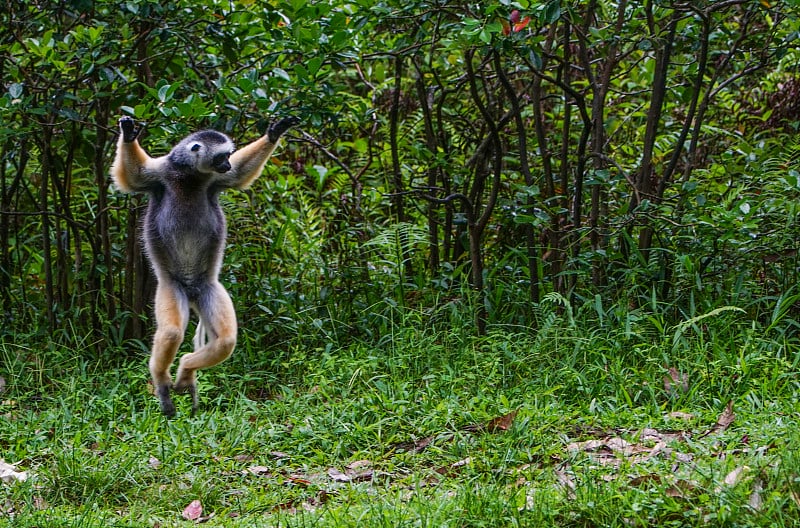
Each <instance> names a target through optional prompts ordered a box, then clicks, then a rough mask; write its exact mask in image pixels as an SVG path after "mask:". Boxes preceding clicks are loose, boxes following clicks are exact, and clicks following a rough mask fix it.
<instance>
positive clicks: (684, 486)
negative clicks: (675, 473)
mask: <svg viewBox="0 0 800 528" xmlns="http://www.w3.org/2000/svg"><path fill="white" fill-rule="evenodd" d="M696 489H697V483H696V482H694V481H691V480H677V481H675V484H673V485H672V486H670V487H669V488H667V491H666V492H665V493H666V495H667V497H672V498H674V499H685V498H687V497H688V496H689V495H690V494H691V493H692V492H694V491H695V490H696Z"/></svg>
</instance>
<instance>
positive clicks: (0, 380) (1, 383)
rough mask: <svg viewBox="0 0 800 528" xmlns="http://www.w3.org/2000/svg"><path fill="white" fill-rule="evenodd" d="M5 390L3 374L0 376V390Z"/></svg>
mask: <svg viewBox="0 0 800 528" xmlns="http://www.w3.org/2000/svg"><path fill="white" fill-rule="evenodd" d="M4 390H6V379H5V378H4V377H3V376H0V392H3V391H4Z"/></svg>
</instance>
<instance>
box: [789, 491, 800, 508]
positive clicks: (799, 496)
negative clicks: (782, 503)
mask: <svg viewBox="0 0 800 528" xmlns="http://www.w3.org/2000/svg"><path fill="white" fill-rule="evenodd" d="M789 495H790V496H791V497H792V500H793V501H794V503H795V504H797V506H799V507H800V493H798V492H797V491H795V490H791V491H789Z"/></svg>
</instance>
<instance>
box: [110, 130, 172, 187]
mask: <svg viewBox="0 0 800 528" xmlns="http://www.w3.org/2000/svg"><path fill="white" fill-rule="evenodd" d="M119 129H120V135H119V139H118V140H117V154H116V156H115V157H114V163H112V164H111V177H112V178H113V179H114V183H115V184H116V185H117V187H118V188H119V189H120V190H121V191H124V192H142V191H147V190H149V189H150V188H152V185H153V184H154V183H156V182H158V181H159V176H160V174H161V172H162V170H163V169H164V164H165V163H166V156H162V157H160V158H151V157H150V156H149V155H148V154H147V152H145V151H144V149H143V148H142V147H141V146H140V145H139V141H138V140H137V139H136V137H137V136H138V135H139V130H137V129H136V126H135V124H134V121H133V119H132V118H130V117H128V116H124V117H122V118H120V120H119Z"/></svg>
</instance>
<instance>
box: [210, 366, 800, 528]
mask: <svg viewBox="0 0 800 528" xmlns="http://www.w3.org/2000/svg"><path fill="white" fill-rule="evenodd" d="M669 374H670V380H669V384H668V382H667V379H666V378H665V388H666V389H672V390H674V389H675V387H676V385H677V387H679V390H686V388H685V387H686V386H685V382H686V378H685V375H682V374H680V373H679V372H678V371H677V370H675V369H670V371H669ZM517 414H518V410H514V411H512V412H509V413H507V414H504V415H502V416H498V417H496V418H493V419H491V420H488V421H487V422H484V423H478V424H471V425H467V426H464V427H462V428H460V429H459V430H458V431H460V432H462V433H470V434H474V435H482V434H502V433H504V432H506V431H509V430H511V429H512V428H513V426H514V421H515V419H516V417H517ZM664 418H665V419H666V420H673V421H680V422H681V424H684V425H689V423H691V422H693V421H694V420H695V416H694V415H693V414H690V413H686V412H681V411H675V412H671V413H669V414H666V415H665V416H664ZM735 419H736V415H735V413H734V412H733V403H732V402H731V401H729V402H728V403H727V404H726V406H725V409H724V410H723V411H722V413H721V414H720V415H719V417H718V418H717V421H716V422H715V423H714V424H713V425H712V426H711V427H709V428H707V429H705V430H702V432H700V433H698V432H697V430H696V429H695V430H692V429H689V428H680V429H676V428H672V429H655V428H642V429H639V430H624V429H617V430H600V429H592V430H589V431H582V432H580V436H579V437H578V438H577V439H573V440H572V441H569V442H568V443H566V444H565V446H564V448H563V449H564V451H563V452H562V453H554V454H551V455H550V456H549V457H542V459H541V460H540V461H538V462H536V463H533V464H525V465H523V466H521V467H519V468H516V471H517V473H518V474H520V475H521V474H522V473H523V472H524V471H527V470H530V469H532V468H533V467H534V466H535V467H539V468H542V467H544V466H547V465H551V467H552V471H553V473H552V474H553V475H554V477H555V485H556V486H557V487H558V488H560V489H561V490H562V492H563V493H564V495H565V497H566V498H567V499H568V500H574V499H575V498H576V492H577V488H578V479H577V477H576V473H575V471H574V470H573V467H572V464H574V463H575V461H576V460H578V459H576V457H578V456H579V455H583V456H585V457H586V459H587V460H589V461H590V462H591V463H593V464H596V467H597V468H608V469H610V470H611V472H610V473H608V474H606V475H603V477H602V479H603V480H605V481H613V480H619V479H620V478H621V477H622V478H625V477H626V476H627V483H628V485H630V486H632V487H637V488H661V489H662V492H663V493H664V495H665V496H668V497H672V498H676V499H686V498H689V497H691V496H693V495H696V494H697V493H700V492H701V490H702V486H701V484H700V483H699V482H697V481H696V480H693V479H692V478H690V477H689V476H686V475H684V476H682V477H679V475H678V473H679V470H680V468H685V469H686V471H688V472H689V473H690V474H691V473H692V472H693V471H694V470H696V468H695V456H696V455H694V454H692V452H691V449H692V448H694V447H696V446H694V445H692V442H691V441H692V440H694V441H697V440H699V439H702V438H704V437H707V436H711V435H717V434H720V433H723V432H724V431H726V430H727V429H728V428H729V427H730V426H731V425H732V424H733V423H734V421H735ZM458 431H445V432H440V433H437V434H431V435H427V436H421V437H413V438H412V439H410V440H407V441H403V442H396V443H394V444H391V445H390V446H389V449H388V451H387V452H386V454H385V456H388V457H392V456H394V455H395V454H398V453H406V454H409V455H417V454H420V453H422V452H423V451H425V450H427V449H428V448H429V447H431V446H432V445H435V444H440V445H441V444H446V443H449V442H452V441H454V440H455V439H456V437H457V433H458ZM581 437H582V438H581ZM270 454H271V455H272V458H273V459H275V460H277V461H281V460H287V459H289V458H290V456H289V455H288V454H285V453H278V452H273V453H270ZM237 460H238V461H240V462H251V461H252V460H254V457H250V456H246V455H242V456H239V457H237ZM548 460H549V464H548V462H547V461H548ZM656 460H659V461H662V462H664V461H666V462H667V463H668V464H671V466H670V471H669V472H668V473H666V474H664V472H663V470H661V472H660V473H659V472H645V473H642V472H641V471H639V472H637V471H635V470H633V468H637V467H641V468H642V469H645V471H647V469H646V467H647V463H648V462H650V461H656ZM472 463H473V458H472V457H466V458H463V459H461V460H458V461H455V462H450V463H447V464H438V465H437V464H433V465H432V466H431V469H432V476H431V477H429V478H427V479H426V480H425V485H437V484H438V483H439V482H440V480H441V479H442V478H447V477H453V476H456V475H457V474H458V473H459V472H460V471H461V470H462V469H463V468H465V467H468V466H470V465H472ZM623 467H624V468H630V469H631V470H633V471H631V474H629V475H625V474H624V473H623V472H621V471H620V469H621V468H623ZM686 471H684V473H685V472H686ZM749 472H750V468H749V467H748V466H740V467H737V468H735V469H734V470H732V471H730V472H729V473H728V474H727V475H726V476H725V478H724V480H723V482H722V484H723V485H724V486H727V487H734V486H737V485H739V484H740V483H742V482H743V481H744V480H745V479H746V478H747V475H748V473H749ZM244 473H245V474H249V475H252V476H255V477H266V478H272V479H276V480H278V481H279V482H283V483H284V484H286V485H295V486H300V487H303V488H311V489H313V490H314V492H313V495H311V496H307V497H305V498H296V499H292V500H289V501H286V502H284V503H281V504H277V505H275V506H274V508H273V509H272V511H273V512H274V511H288V512H296V511H297V510H298V509H303V510H306V511H311V510H314V509H316V508H318V507H319V506H321V505H322V504H324V503H326V502H327V501H328V500H329V499H330V497H331V496H332V495H336V494H337V487H338V486H349V485H354V484H358V483H363V484H367V485H375V484H376V477H378V476H379V475H381V476H384V477H386V479H385V481H388V482H390V483H391V482H393V481H396V480H400V479H401V478H402V479H404V478H405V477H406V474H405V473H403V474H402V477H401V476H399V475H397V474H393V473H381V472H378V471H377V470H376V469H375V462H374V461H371V460H356V461H354V462H351V463H349V464H347V465H346V466H344V467H329V468H328V469H327V470H325V471H321V472H317V473H310V474H309V473H291V472H290V470H289V468H287V467H285V466H282V465H280V464H279V465H278V466H276V467H271V466H264V465H251V466H249V467H247V469H246V470H245V471H244ZM747 480H751V481H752V482H753V484H752V491H751V493H750V495H749V505H750V507H752V508H753V509H754V510H757V509H759V508H760V507H761V504H762V502H763V499H762V496H761V494H762V491H763V480H762V479H761V478H755V479H753V478H749V479H747ZM514 485H516V486H530V485H532V483H531V482H530V481H529V480H528V478H527V477H524V476H520V477H519V478H517V479H516V483H515V484H514ZM530 493H532V490H529V491H528V493H527V494H526V505H528V506H529V505H531V504H532V503H533V502H534V498H533V496H532V495H530ZM792 499H793V500H795V501H796V502H797V503H798V504H800V496H796V497H795V496H793V497H792ZM528 506H522V507H523V508H524V507H528ZM196 522H197V521H196Z"/></svg>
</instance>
